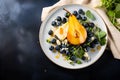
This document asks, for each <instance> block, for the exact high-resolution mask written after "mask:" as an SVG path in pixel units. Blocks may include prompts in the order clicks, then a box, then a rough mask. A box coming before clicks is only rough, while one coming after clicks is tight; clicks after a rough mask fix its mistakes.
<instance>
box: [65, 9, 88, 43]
mask: <svg viewBox="0 0 120 80" xmlns="http://www.w3.org/2000/svg"><path fill="white" fill-rule="evenodd" d="M64 10H65V11H67V12H69V11H68V10H66V9H65V8H64ZM69 13H70V12H69ZM68 25H69V27H68V33H67V40H68V41H69V42H70V43H71V44H73V45H79V44H82V43H84V42H85V40H86V38H87V31H86V29H85V28H84V27H83V26H82V24H81V23H80V22H79V21H78V20H77V18H76V17H75V16H74V15H73V14H71V13H70V16H69V18H68Z"/></svg>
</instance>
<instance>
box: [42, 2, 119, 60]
mask: <svg viewBox="0 0 120 80" xmlns="http://www.w3.org/2000/svg"><path fill="white" fill-rule="evenodd" d="M67 4H80V5H86V6H88V7H91V8H93V9H94V10H96V11H97V13H98V14H99V15H100V16H101V17H102V19H103V20H104V22H105V24H106V26H107V30H108V46H109V48H110V49H111V51H112V53H113V56H114V58H116V59H120V32H119V31H118V30H117V29H116V28H115V26H114V25H113V24H112V23H111V22H110V20H109V18H108V17H107V15H106V12H105V10H104V9H102V8H100V7H98V6H99V5H100V4H101V3H100V0H60V1H58V2H57V3H55V4H54V5H52V6H49V7H44V8H43V11H42V15H41V21H44V20H45V18H46V17H47V16H48V14H49V13H50V12H51V11H52V10H53V9H55V8H56V7H60V6H63V5H67Z"/></svg>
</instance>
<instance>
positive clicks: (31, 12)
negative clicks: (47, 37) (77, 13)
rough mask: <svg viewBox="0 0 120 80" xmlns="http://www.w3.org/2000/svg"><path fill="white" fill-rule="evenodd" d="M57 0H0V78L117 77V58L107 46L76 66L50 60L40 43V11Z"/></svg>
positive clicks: (67, 79)
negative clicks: (88, 61) (97, 55)
mask: <svg viewBox="0 0 120 80" xmlns="http://www.w3.org/2000/svg"><path fill="white" fill-rule="evenodd" d="M57 1H58V0H0V80H115V79H116V80H120V77H119V75H120V61H119V60H116V59H114V58H113V56H112V53H111V51H109V50H106V51H105V52H104V54H103V55H102V57H101V58H100V59H99V60H98V61H97V62H96V63H94V64H93V65H91V66H89V67H87V68H84V69H78V70H69V69H64V68H61V67H59V66H57V65H55V64H54V63H52V62H51V61H50V60H49V59H48V58H47V57H46V56H45V54H44V53H43V51H42V50H41V47H40V44H39V28H40V25H41V20H40V17H41V12H42V8H43V7H45V6H50V5H53V4H54V3H56V2H57Z"/></svg>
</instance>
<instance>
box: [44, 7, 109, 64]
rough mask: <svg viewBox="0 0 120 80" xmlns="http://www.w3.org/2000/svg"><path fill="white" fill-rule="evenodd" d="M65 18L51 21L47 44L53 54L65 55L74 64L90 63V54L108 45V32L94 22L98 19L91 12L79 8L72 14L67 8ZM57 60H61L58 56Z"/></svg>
mask: <svg viewBox="0 0 120 80" xmlns="http://www.w3.org/2000/svg"><path fill="white" fill-rule="evenodd" d="M63 10H64V12H65V13H64V17H61V16H57V17H56V18H55V19H54V20H52V21H51V26H52V27H51V28H50V29H49V31H48V35H49V37H48V38H47V39H46V42H47V43H48V44H49V50H50V51H51V52H52V53H53V54H55V53H56V54H61V55H64V57H65V58H66V60H67V61H68V62H69V63H70V64H72V65H74V64H82V63H84V62H89V61H90V60H91V57H90V56H89V52H90V51H91V52H93V54H94V52H95V51H96V50H98V51H99V50H100V49H101V47H102V46H104V45H105V44H106V34H107V33H106V32H105V31H103V30H102V29H101V28H100V27H99V26H98V25H97V24H96V23H94V21H95V20H96V17H95V16H94V14H92V12H91V11H90V10H87V11H84V10H83V9H81V8H79V9H78V10H74V11H73V12H70V11H69V10H67V9H66V8H63ZM56 58H59V57H58V56H56Z"/></svg>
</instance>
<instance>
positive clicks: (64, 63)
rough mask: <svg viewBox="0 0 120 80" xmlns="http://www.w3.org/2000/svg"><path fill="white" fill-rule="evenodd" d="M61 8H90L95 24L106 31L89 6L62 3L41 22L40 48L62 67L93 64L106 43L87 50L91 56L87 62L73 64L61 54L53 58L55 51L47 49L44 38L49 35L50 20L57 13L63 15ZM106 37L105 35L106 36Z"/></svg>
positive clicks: (81, 66) (70, 67)
mask: <svg viewBox="0 0 120 80" xmlns="http://www.w3.org/2000/svg"><path fill="white" fill-rule="evenodd" d="M63 8H66V9H67V10H69V11H70V12H73V11H74V10H77V11H78V10H79V9H80V8H81V9H83V10H84V11H86V10H90V11H91V12H92V14H94V16H95V18H96V20H95V21H93V22H94V23H95V24H97V25H98V27H100V28H101V29H102V30H103V31H105V32H106V33H107V29H106V26H105V24H104V22H103V20H102V18H101V17H100V16H99V15H98V14H97V13H96V12H95V11H94V10H93V9H91V8H88V7H86V6H81V5H76V4H70V5H64V6H62V7H59V8H57V9H55V10H53V11H52V12H51V13H50V14H49V15H48V16H47V18H46V19H45V21H44V22H43V23H42V25H41V28H40V33H39V41H40V45H41V48H42V49H43V51H44V53H45V55H46V56H47V57H48V58H49V59H50V60H51V61H52V62H54V63H55V64H57V65H59V66H61V67H64V68H68V69H80V68H84V67H87V66H89V65H91V64H93V63H94V62H96V61H97V60H98V59H99V58H100V56H101V55H102V54H103V52H104V50H105V48H106V45H104V46H102V47H101V50H99V51H98V50H97V51H95V52H94V53H91V52H89V55H90V57H91V60H90V61H88V62H84V63H82V64H75V65H74V66H73V65H71V64H69V63H68V62H67V61H66V60H64V57H63V56H62V55H60V58H59V59H57V58H55V56H56V55H57V53H52V52H51V51H50V50H49V47H50V44H48V43H47V42H46V39H47V38H48V37H49V35H48V31H49V30H50V28H51V27H52V26H51V22H52V21H53V20H55V18H56V17H57V16H58V15H59V16H61V17H64V15H65V13H66V12H65V11H64V10H63ZM106 39H107V36H106Z"/></svg>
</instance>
